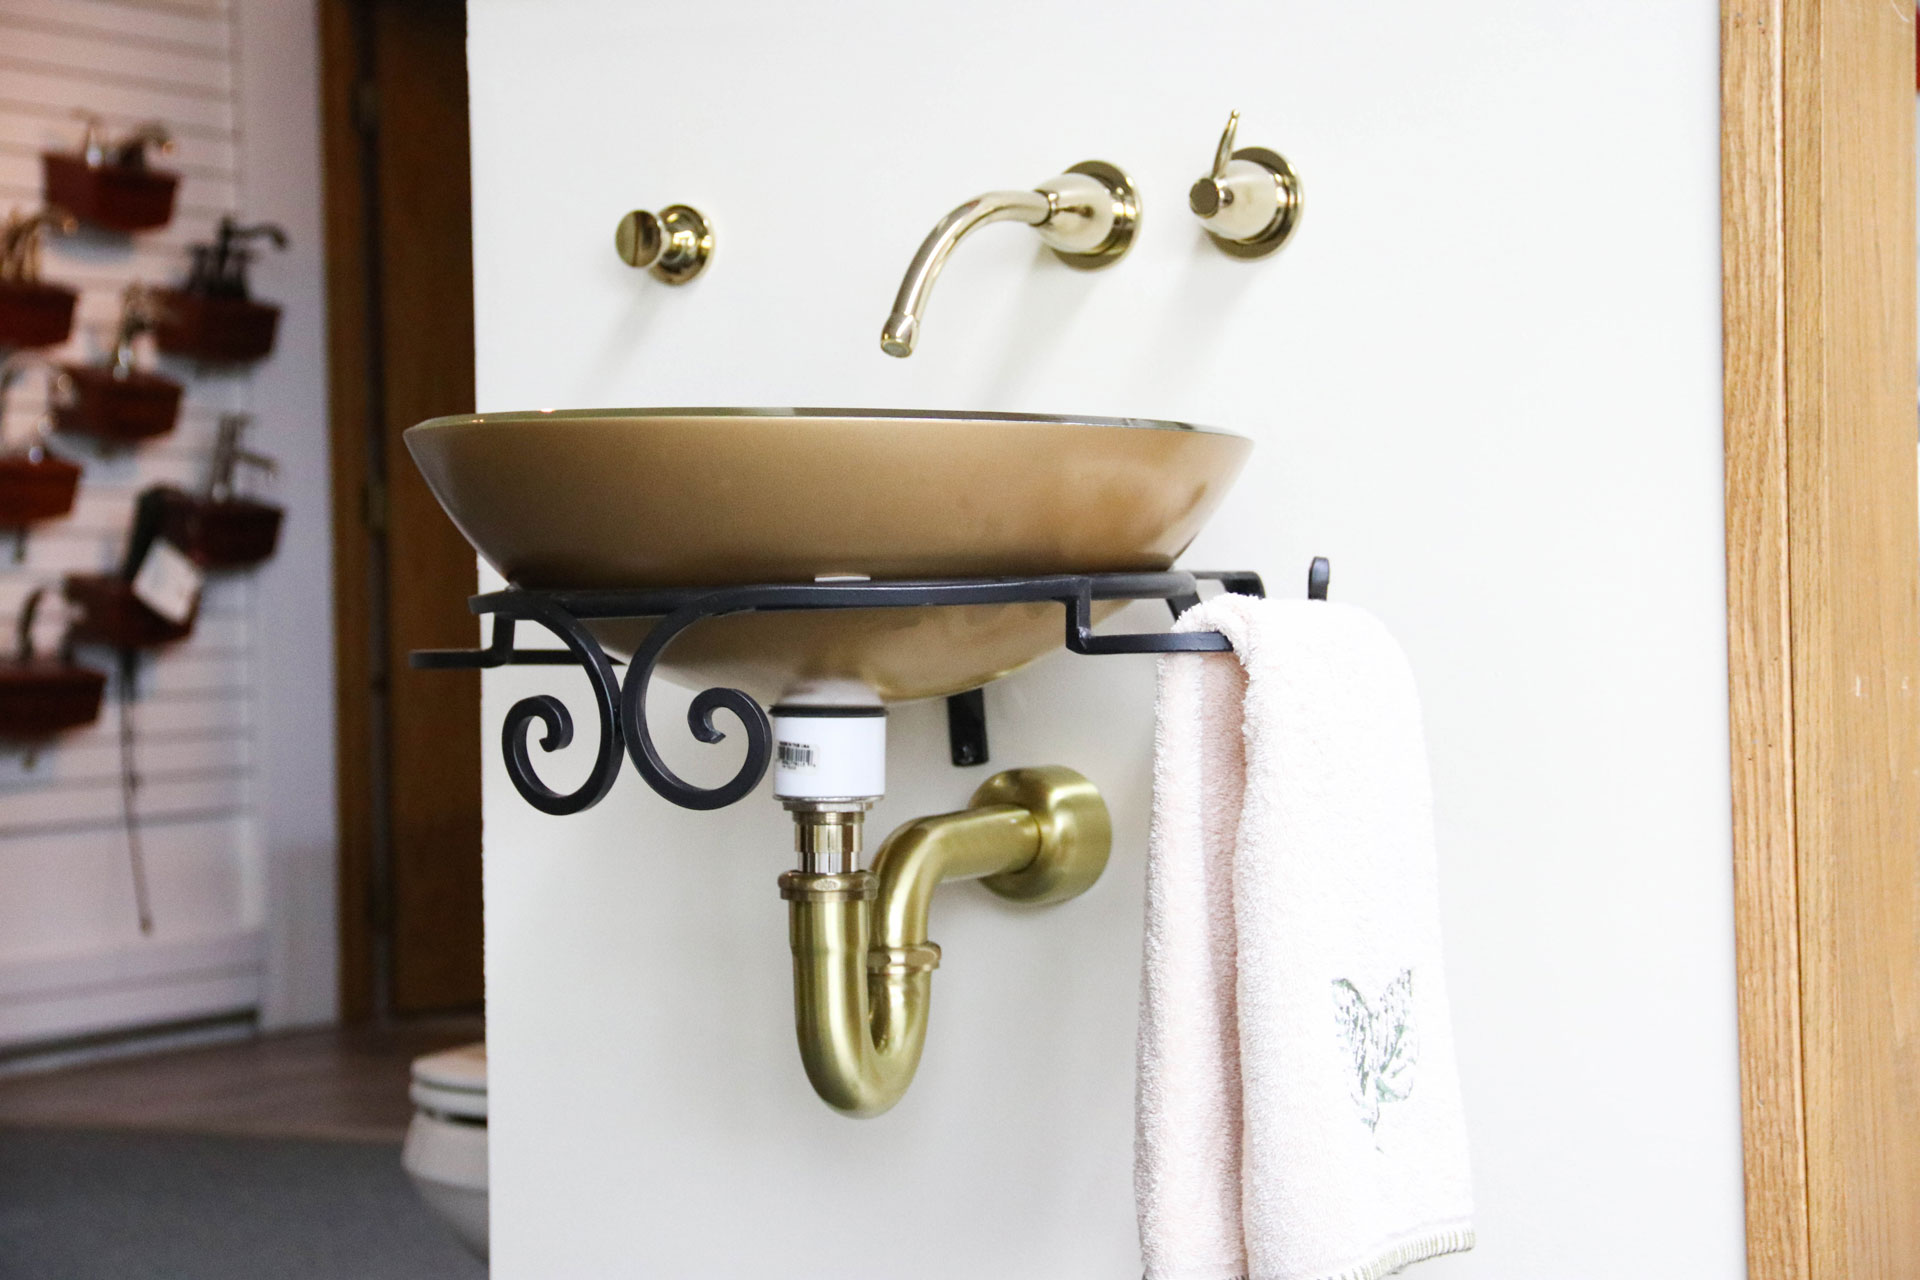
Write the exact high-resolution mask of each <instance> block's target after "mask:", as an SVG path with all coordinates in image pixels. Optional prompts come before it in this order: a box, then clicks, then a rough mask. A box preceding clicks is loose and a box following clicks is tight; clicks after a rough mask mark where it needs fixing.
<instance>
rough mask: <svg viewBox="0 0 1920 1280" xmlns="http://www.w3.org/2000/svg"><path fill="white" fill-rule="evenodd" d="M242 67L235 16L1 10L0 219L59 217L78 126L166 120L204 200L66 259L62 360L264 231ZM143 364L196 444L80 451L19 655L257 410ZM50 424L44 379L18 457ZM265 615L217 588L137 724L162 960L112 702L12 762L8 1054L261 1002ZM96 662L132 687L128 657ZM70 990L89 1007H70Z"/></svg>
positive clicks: (208, 380) (6, 837)
mask: <svg viewBox="0 0 1920 1280" xmlns="http://www.w3.org/2000/svg"><path fill="white" fill-rule="evenodd" d="M234 48H235V41H234V31H233V27H232V20H231V15H230V14H229V12H228V9H227V5H226V4H225V3H224V0H0V208H9V207H14V206H27V207H37V206H38V204H39V203H40V159H39V157H40V152H41V151H42V150H43V149H45V148H48V147H60V148H71V147H72V146H73V145H74V143H75V142H76V140H77V139H78V137H79V127H80V126H79V122H78V120H77V118H76V114H75V113H76V111H79V110H86V111H91V112H94V113H95V114H98V115H100V116H101V117H102V118H103V119H104V120H105V121H106V122H107V124H108V126H109V127H110V128H115V129H125V128H127V127H130V126H132V125H134V124H137V123H139V122H141V121H144V120H150V119H158V120H162V121H164V122H165V123H166V124H167V126H168V127H169V129H170V130H172V132H173V134H174V137H175V150H174V152H173V154H171V155H169V156H167V157H166V158H165V159H164V160H163V161H161V163H163V164H164V165H166V167H168V168H170V169H173V170H176V171H177V172H179V173H180V174H181V175H182V179H183V180H182V182H181V185H180V190H179V195H178V199H177V203H176V212H175V216H174V220H173V222H172V223H171V224H170V225H169V226H167V227H166V228H164V229H162V230H160V231H158V232H154V233H151V234H147V235H141V236H136V237H134V238H133V239H132V241H131V242H129V241H128V240H126V239H124V238H118V237H108V236H103V235H98V234H94V233H90V232H86V231H82V232H81V233H80V234H79V235H77V236H73V237H67V238H58V239H55V240H53V241H52V242H50V243H49V245H48V248H47V254H46V262H45V267H44V273H45V275H46V277H47V278H48V279H50V280H53V281H57V282H59V283H62V284H65V285H67V286H69V287H72V288H77V289H79V290H80V293H81V298H80V304H79V307H78V310H77V317H76V326H75V329H76V332H75V335H74V339H73V341H72V342H71V343H70V344H69V346H68V347H67V348H65V349H64V350H62V351H61V352H59V353H58V354H59V355H61V356H64V357H69V358H80V359H83V360H89V361H92V360H98V359H99V358H100V357H101V356H102V354H103V353H104V352H105V351H106V349H107V347H108V346H109V344H110V343H111V340H112V335H113V329H114V325H115V323H116V321H117V320H118V317H119V310H120V296H121V292H122V290H124V289H125V287H126V286H127V285H128V284H129V283H130V282H133V281H135V280H139V281H145V282H148V283H154V284H160V283H171V282H174V281H176V280H177V279H179V278H180V277H181V276H182V275H184V272H185V269H186V247H187V246H188V245H189V244H191V243H194V242H196V241H202V240H205V239H207V238H209V237H210V236H211V234H212V231H213V227H214V224H215V223H216V222H217V221H218V219H219V217H220V215H221V214H223V213H226V212H228V211H236V212H238V213H239V214H240V215H241V216H243V217H244V216H246V215H247V213H248V210H247V209H246V207H245V201H244V198H243V197H242V195H241V191H242V186H241V173H240V168H241V157H242V148H241V139H240V133H239V129H238V127H237V124H236V120H235V103H234V86H235V82H236V66H235V56H234ZM144 354H145V355H146V356H147V357H148V362H149V363H150V364H153V365H154V367H157V368H159V369H160V370H161V371H162V372H165V373H167V374H168V375H169V376H171V377H174V378H176V379H178V380H180V381H182V382H184V383H185V384H186V386H187V393H186V398H185V402H184V406H183V410H182V413H181V421H180V425H179V427H178V428H177V429H176V430H175V431H174V433H173V434H172V435H170V436H167V437H164V438H162V439H160V440H158V441H154V442H151V443H149V444H146V445H144V446H141V447H138V448H136V449H133V450H127V451H121V452H117V453H104V454H103V453H102V452H100V451H99V450H97V449H94V448H92V447H90V446H89V445H88V444H87V443H85V442H84V441H78V440H73V439H68V438H65V437H63V438H62V439H61V446H62V448H63V449H64V450H65V451H66V452H67V454H68V456H70V457H73V458H75V459H76V460H78V461H80V462H81V463H82V464H83V465H84V466H85V468H86V473H85V475H84V476H83V477H82V478H81V487H80V497H79V501H78V503H77V505H76V507H75V510H74V512H73V515H72V516H71V517H70V518H69V519H67V520H65V521H61V522H58V523H55V524H51V525H44V526H41V527H40V528H39V529H38V530H36V531H35V532H34V533H33V534H32V536H31V537H30V538H29V540H28V543H27V550H26V556H25V559H24V561H22V562H19V563H14V562H11V561H10V560H7V559H4V558H0V628H4V630H5V633H6V634H8V635H11V633H12V630H13V626H14V622H15V620H16V619H17V617H18V613H19V609H20V606H21V603H22V601H23V600H24V599H25V597H26V594H27V593H28V591H30V590H31V589H32V588H33V587H34V586H35V585H36V584H39V583H47V584H53V583H57V581H58V580H59V577H60V575H62V574H63V573H69V572H75V571H99V570H105V569H108V568H111V567H113V566H114V565H115V564H116V563H117V562H118V560H119V557H120V555H121V551H122V547H123V546H124V542H125V538H126V531H127V527H128V524H129V522H130V519H131V514H132V507H133V501H134V497H135V495H137V494H138V493H139V491H140V490H141V489H143V488H145V487H146V486H147V485H150V484H153V483H156V482H159V481H170V482H173V483H177V484H186V485H189V486H191V485H195V484H197V483H199V482H200V480H201V479H202V477H203V475H204V471H205V468H206V465H207V461H208V455H209V453H210V451H211V446H212V443H213V437H214V432H215V428H216V424H217V422H218V420H219V416H220V414H221V413H222V412H226V411H229V410H244V409H247V408H248V407H249V385H248V383H249V380H248V378H247V376H246V375H245V374H244V373H240V374H232V373H228V374H221V375H212V374H208V373H206V372H204V371H202V370H199V369H197V368H195V367H194V366H192V365H191V364H185V363H179V362H173V361H159V362H154V361H152V360H151V357H152V352H151V351H150V350H149V351H147V352H145V353H144ZM43 404H44V388H43V387H42V386H41V385H40V380H39V377H38V375H34V376H32V378H31V380H30V381H29V383H28V384H27V385H25V386H23V387H20V388H18V389H17V390H16V394H15V395H14V397H13V398H12V402H11V403H10V404H9V405H8V406H7V417H6V423H5V427H6V429H7V431H8V433H9V437H10V438H18V435H19V433H22V432H25V431H26V430H28V429H29V428H30V427H31V425H32V423H33V422H34V420H35V419H36V418H37V417H38V415H39V414H40V412H41V410H42V408H43ZM3 556H4V552H0V557H3ZM253 609H254V603H253V591H252V589H251V586H250V584H249V582H248V581H247V579H245V578H244V577H229V578H223V579H216V580H215V581H214V582H213V583H212V584H211V585H210V587H209V589H208V591H207V593H206V595H205V597H204V599H203V601H202V606H201V615H200V619H199V623H198V625H197V626H196V628H195V631H194V634H193V636H192V638H191V639H189V640H187V641H186V642H184V643H182V644H180V645H178V646H175V647H173V648H170V649H167V650H164V651H162V652H161V653H160V654H159V655H157V656H150V657H149V658H147V659H146V660H144V661H143V663H142V669H141V675H140V680H139V686H138V694H139V696H138V699H137V701H136V702H135V703H134V705H133V708H132V717H133V723H134V727H135V742H136V748H135V758H136V762H137V767H138V773H139V775H140V778H141V786H140V788H139V791H138V808H139V812H140V815H141V826H142V833H143V845H144V849H145V854H146V862H147V872H148V878H149V882H150V885H151V890H152V897H153V912H154V920H155V932H154V934H153V936H152V937H150V938H143V937H142V936H141V935H140V933H139V930H138V926H137V923H136V920H135V915H134V907H133V898H132V886H131V880H130V872H129V866H128V855H127V846H126V839H125V835H124V833H123V831H122V829H121V790H120V787H121V784H120V737H119V732H120V730H119V718H118V705H117V700H116V699H115V696H114V692H115V685H114V684H110V685H109V689H108V699H107V703H106V705H105V707H104V708H103V714H102V717H101V719H100V721H99V723H97V724H95V725H94V726H92V727H90V728H88V729H85V730H82V731H79V732H77V733H74V734H71V735H68V736H67V737H65V738H62V739H61V740H60V741H59V742H58V743H57V744H56V745H54V746H52V747H50V748H48V749H46V750H43V751H42V752H40V753H39V754H38V756H37V757H36V758H34V759H31V760H29V759H27V758H24V757H22V756H21V755H19V754H12V755H3V756H0V1046H3V1045H5V1044H8V1043H18V1042H21V1041H28V1040H39V1039H44V1038H47V1037H50V1036H60V1035H70V1034H77V1033H82V1032H95V1031H100V1030H106V1029H112V1028H114V1027H120V1026H126V1027H133V1026H139V1025H142V1024H143V1023H151V1022H155V1021H159V1020H163V1019H172V1018H179V1017H184V1016H195V1015H197V1014H201V1013H216V1012H228V1011H230V1010H231V1009H232V1008H234V1007H235V1006H236V1003H237V1004H239V1005H242V1006H250V1005H252V1004H253V1003H254V1002H255V1000H256V999H257V987H258V960H257V957H258V954H259V946H258V939H259V927H258V926H259V918H260V902H259V896H260V890H259V884H258V881H259V878H260V871H259V860H260V859H259V850H258V847H257V846H258V839H257V834H256V832H255V823H254V822H253V818H252V812H251V797H250V787H251V784H252V772H253V734H254V726H253V725H252V724H251V723H250V710H251V708H252V707H253V705H254V703H255V698H254V689H253V673H254V670H255V666H254V660H253V653H252V647H253V644H252V637H253V632H254V627H253ZM63 625H64V619H63V617H62V616H61V611H60V610H59V609H58V608H53V609H44V610H43V613H42V616H41V618H40V620H39V625H38V627H37V631H38V636H39V640H40V642H41V643H42V644H43V645H52V644H54V643H57V641H58V638H59V635H60V633H61V630H62V627H63ZM82 657H83V660H85V661H89V662H92V663H94V664H96V665H99V666H101V667H102V668H103V669H107V668H111V667H112V666H113V659H112V655H111V654H108V653H104V652H99V653H91V652H85V651H83V654H82ZM116 679H117V677H116ZM208 945H214V946H217V947H226V948H227V949H226V950H224V951H222V952H221V954H222V956H223V959H222V961H221V965H222V967H221V969H220V978H219V981H217V982H211V983H210V982H208V981H207V980H206V974H205V973H204V972H203V971H202V970H203V969H204V968H205V962H204V955H203V953H204V951H205V947H206V946H208ZM183 957H186V958H185V959H183ZM236 957H238V959H236ZM249 957H252V958H251V959H249ZM63 984H75V985H73V986H72V990H73V991H76V992H78V991H82V990H84V992H85V998H84V999H75V1000H74V1001H71V1002H68V1001H67V996H66V994H65V993H66V992H67V990H68V987H67V986H66V985H63ZM215 1006H217V1007H215Z"/></svg>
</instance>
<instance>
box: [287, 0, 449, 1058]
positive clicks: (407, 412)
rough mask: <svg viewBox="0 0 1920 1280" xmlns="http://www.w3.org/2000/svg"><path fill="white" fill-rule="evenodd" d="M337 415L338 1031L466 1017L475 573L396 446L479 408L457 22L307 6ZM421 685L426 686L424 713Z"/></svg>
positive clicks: (434, 10)
mask: <svg viewBox="0 0 1920 1280" xmlns="http://www.w3.org/2000/svg"><path fill="white" fill-rule="evenodd" d="M316 9H317V13H318V23H319V31H320V60H321V67H320V71H321V76H320V80H321V106H322V121H321V123H322V130H321V133H322V146H323V158H324V175H325V183H324V186H325V197H326V223H327V298H328V363H329V385H330V387H331V393H332V403H331V428H330V430H331V436H330V450H331V457H332V481H333V566H334V655H335V658H334V660H335V670H336V681H335V689H336V699H337V702H336V707H335V715H336V724H337V731H336V743H335V752H336V759H337V761H338V766H339V769H338V772H339V779H340V782H339V814H340V844H339V864H338V865H339V921H338V924H339V938H340V969H339V981H340V1009H341V1016H342V1019H343V1020H344V1021H347V1022H362V1021H367V1020H370V1019H381V1018H385V1017H386V1016H388V1015H389V1014H396V1015H405V1014H410V1013H421V1012H429V1011H448V1010H452V1009H459V1008H470V1007H476V1006H477V1005H478V1004H479V1003H480V1000H481V996H482V993H481V990H480V985H481V936H480V935H481V902H480V882H479V856H480V692H479V678H478V673H472V672H470V673H459V672H456V673H451V676H452V678H451V679H449V678H448V674H449V673H440V672H435V673H420V672H413V671H411V670H409V669H408V666H407V661H406V655H407V653H408V652H409V651H411V650H414V649H432V648H460V647H465V646H469V645H471V644H472V643H473V640H474V630H473V627H474V623H473V620H472V617H471V615H469V614H468V613H467V612H466V610H465V609H464V608H463V607H462V606H463V604H464V600H465V597H466V595H467V594H468V593H469V592H470V591H471V590H472V589H473V585H474V580H475V569H474V564H475V562H474V558H473V552H472V550H471V549H470V548H469V547H468V545H467V543H466V540H465V539H464V538H462V537H461V536H460V534H459V533H458V532H457V531H456V530H455V529H454V528H453V526H452V524H451V523H450V522H448V520H447V519H446V517H445V515H444V514H443V513H442V512H441V510H440V508H439V505H438V504H437V503H436V502H435V501H434V500H433V498H432V496H431V494H430V493H429V492H428V491H427V488H426V483H425V481H424V479H423V478H422V477H421V476H420V474H419V472H418V471H417V470H416V469H415V468H414V467H413V465H412V463H411V462H410V461H408V460H407V458H406V456H405V452H404V447H403V445H402V443H401V440H400V436H401V432H402V431H404V429H405V428H407V427H408V426H411V425H412V424H413V423H415V422H418V421H420V420H422V419H425V418H429V417H434V416H438V415H440V414H446V413H461V412H468V411H471V409H472V407H473V399H472V397H473V345H472V327H473V294H472V280H473V276H472V239H471V232H470V225H469V209H470V206H471V199H470V195H469V193H468V188H467V176H468V169H469V163H468V151H467V135H466V127H467V101H466V69H465V61H464V49H465V43H464V30H463V29H462V30H460V31H454V30H453V29H452V27H451V26H450V20H451V18H452V17H453V16H454V15H456V14H459V13H463V12H464V10H463V8H462V6H461V0H440V2H439V3H436V4H431V5H429V4H423V3H421V2H420V0H318V4H317V5H316ZM421 681H427V682H430V683H431V693H429V692H428V691H427V688H426V687H425V686H424V685H422V684H421V683H419V682H421Z"/></svg>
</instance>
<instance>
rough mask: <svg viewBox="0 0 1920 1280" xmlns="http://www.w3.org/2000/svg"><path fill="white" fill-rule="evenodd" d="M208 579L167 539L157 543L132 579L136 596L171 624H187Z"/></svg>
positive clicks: (159, 540) (148, 552) (156, 540)
mask: <svg viewBox="0 0 1920 1280" xmlns="http://www.w3.org/2000/svg"><path fill="white" fill-rule="evenodd" d="M205 579H206V575H205V574H203V573H201V572H200V567H199V566H198V565H196V564H194V562H193V561H191V560H189V559H187V557H186V556H185V555H184V554H182V553H181V551H180V549H179V548H178V547H176V546H174V545H173V544H172V543H171V542H168V541H167V540H166V539H165V538H158V539H155V541H154V544H153V546H152V547H151V548H149V549H148V551H147V558H146V559H145V560H142V561H141V562H140V571H139V572H138V573H136V574H134V575H133V594H134V597H135V598H136V599H138V600H139V601H140V603H141V604H144V605H145V606H147V608H149V609H151V610H153V611H154V612H155V613H157V614H159V615H160V616H161V617H163V618H165V619H166V620H167V621H168V622H173V623H181V622H185V621H186V620H187V619H188V618H189V617H191V616H192V614H193V607H194V605H195V604H197V603H199V600H200V587H201V584H202V583H203V582H204V581H205Z"/></svg>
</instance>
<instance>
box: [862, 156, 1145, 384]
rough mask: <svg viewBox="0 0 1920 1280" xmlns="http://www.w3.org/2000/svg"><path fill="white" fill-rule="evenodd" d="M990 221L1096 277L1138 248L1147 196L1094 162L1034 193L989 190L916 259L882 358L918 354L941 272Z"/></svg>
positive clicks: (941, 228) (946, 222)
mask: <svg viewBox="0 0 1920 1280" xmlns="http://www.w3.org/2000/svg"><path fill="white" fill-rule="evenodd" d="M990 222H1024V223H1026V224H1027V225H1028V226H1030V227H1032V228H1033V229H1034V230H1035V231H1038V232H1039V233H1040V239H1041V240H1042V241H1044V242H1045V244H1046V245H1047V247H1048V248H1050V249H1052V250H1053V251H1054V253H1055V254H1057V255H1059V258H1060V260H1061V261H1062V262H1065V263H1066V264H1067V265H1068V266H1071V267H1081V268H1084V269H1089V270H1091V269H1093V268H1096V267H1104V266H1108V265H1111V264H1112V263H1115V262H1118V261H1119V260H1120V259H1121V258H1124V257H1125V256H1126V254H1127V250H1128V249H1130V248H1132V247H1133V237H1134V233H1135V232H1136V231H1137V230H1138V228H1139V225H1140V197H1139V195H1138V194H1137V193H1136V192H1135V191H1134V188H1133V182H1132V180H1131V179H1129V178H1128V177H1127V175H1126V174H1125V173H1124V172H1122V171H1121V170H1120V169H1118V168H1115V167H1114V166H1113V165H1110V164H1107V163H1106V162H1105V161H1102V160H1088V161H1084V162H1082V163H1080V164H1076V165H1074V166H1073V167H1072V168H1071V169H1068V170H1067V171H1066V172H1065V173H1063V174H1061V175H1060V176H1059V177H1057V178H1050V179H1048V180H1047V181H1045V182H1043V183H1041V184H1040V185H1039V186H1037V187H1035V188H1034V189H1033V190H1031V191H989V192H987V194H985V195H983V196H977V197H975V198H974V199H972V200H969V201H967V202H966V203H965V204H963V205H961V206H960V207H959V208H957V209H955V210H954V211H953V212H952V213H949V214H948V215H947V216H946V217H944V218H942V219H940V221H939V223H938V224H937V225H936V226H935V227H934V229H933V230H932V232H930V233H929V234H928V236H927V238H926V240H925V241H923V242H922V243H921V245H920V251H919V252H918V253H916V254H914V255H913V262H912V263H911V264H910V265H909V266H908V267H907V275H906V278H905V279H904V280H902V281H901V282H900V293H899V295H898V296H896V297H895V298H894V300H893V313H892V314H891V315H889V316H888V317H887V323H886V325H885V326H884V327H883V328H882V329H881V330H880V349H881V350H882V351H884V352H886V353H887V354H888V355H890V356H899V357H902V358H905V357H907V356H910V355H912V354H913V349H914V345H915V344H916V343H917V342H918V341H919V340H920V319H921V315H922V314H923V313H924V312H925V311H926V308H927V299H928V298H929V297H931V296H932V294H933V284H934V281H936V280H938V279H939V278H940V269H941V268H942V267H944V266H946V264H947V258H948V256H949V255H950V254H952V253H953V251H954V248H955V247H956V246H957V245H959V243H960V241H961V240H963V239H965V238H966V236H967V235H968V234H969V233H970V232H972V231H974V230H975V229H977V228H979V227H984V226H986V225H987V224H988V223H990Z"/></svg>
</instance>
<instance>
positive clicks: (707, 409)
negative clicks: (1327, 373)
mask: <svg viewBox="0 0 1920 1280" xmlns="http://www.w3.org/2000/svg"><path fill="white" fill-rule="evenodd" d="M656 418H659V419H667V418H792V419H820V420H831V421H836V422H947V423H953V424H956V425H958V424H964V423H968V422H1007V423H1030V424H1046V425H1060V426H1073V427H1119V428H1126V429H1131V430H1148V431H1186V432H1192V433H1194V434H1196V435H1207V436H1225V437H1227V438H1228V439H1232V440H1247V439H1249V437H1247V436H1244V435H1242V434H1241V433H1239V432H1237V431H1223V430H1221V429H1220V428H1219V427H1203V426H1200V425H1198V424H1197V423H1192V422H1176V421H1172V420H1169V419H1164V418H1111V417H1102V416H1099V415H1094V414H1082V415H1072V414H1053V413H1003V412H995V411H990V410H984V409H817V408H810V407H783V406H723V405H703V406H689V407H681V408H654V407H647V408H609V409H513V410H507V411H503V412H495V413H456V414H448V415H446V416H444V417H438V418H428V419H427V420H426V421H425V422H421V423H416V424H415V425H414V426H411V427H409V428H407V431H408V433H409V434H411V433H412V432H415V431H421V432H425V431H430V430H433V429H435V428H440V427H466V426H492V425H498V426H512V425H518V424H521V423H529V422H552V421H555V420H559V421H563V422H564V421H607V420H627V421H633V422H646V421H649V420H652V419H656Z"/></svg>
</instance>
